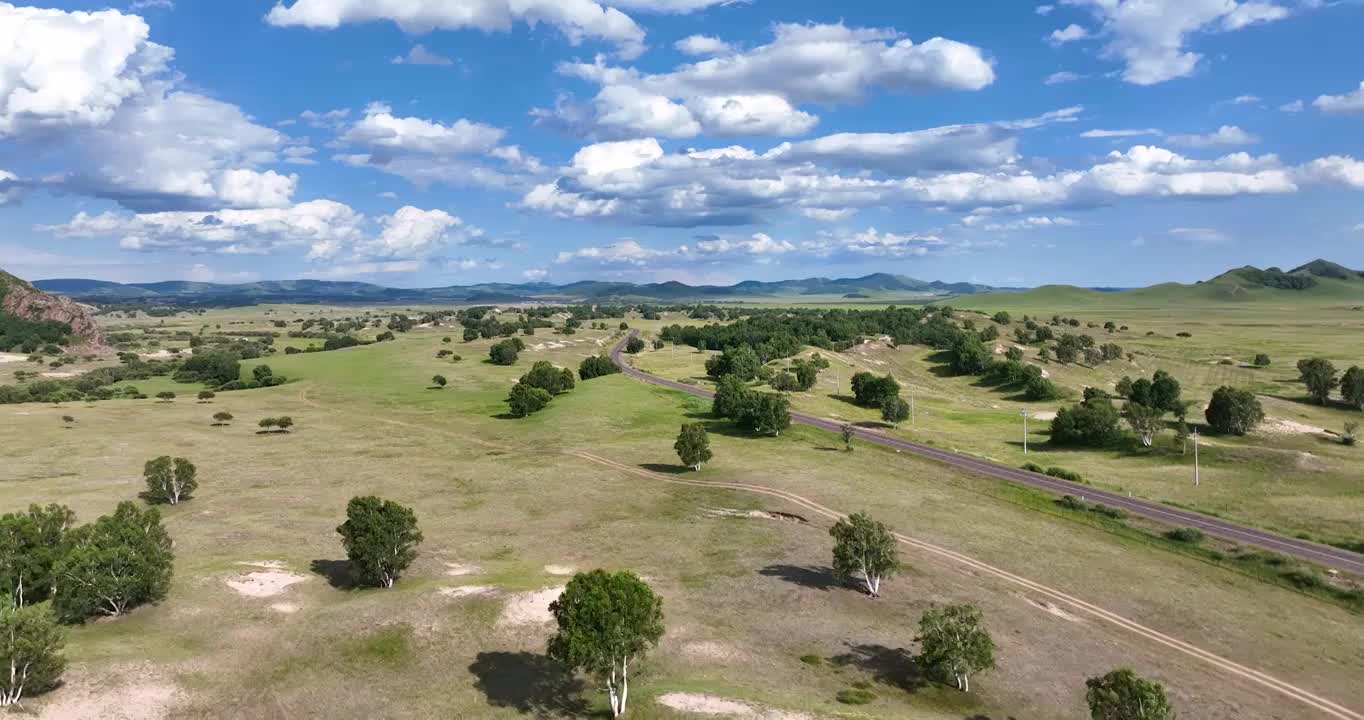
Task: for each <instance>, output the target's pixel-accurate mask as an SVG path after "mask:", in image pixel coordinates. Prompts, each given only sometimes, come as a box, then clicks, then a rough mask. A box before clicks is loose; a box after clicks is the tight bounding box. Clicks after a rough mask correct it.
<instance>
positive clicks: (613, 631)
mask: <svg viewBox="0 0 1364 720" xmlns="http://www.w3.org/2000/svg"><path fill="white" fill-rule="evenodd" d="M549 611H550V613H552V614H553V615H554V620H555V622H556V623H558V626H559V629H558V632H557V633H555V635H554V637H552V638H550V640H549V656H550V657H552V658H554V659H555V660H558V661H559V662H561V663H563V664H564V665H566V666H568V667H570V668H572V669H574V670H583V671H585V672H588V673H591V674H592V675H595V676H596V677H597V678H599V679H600V681H602V682H603V683H605V685H606V693H607V697H608V699H609V700H610V703H611V716H612V717H615V718H618V717H621V716H622V715H624V714H625V707H626V702H627V700H628V699H629V695H630V663H631V661H634V660H639V659H640V658H642V657H643V656H644V654H645V653H646V652H648V650H649V649H650V648H652V647H656V646H657V645H658V641H659V639H660V638H662V637H663V599H662V598H660V597H658V596H657V595H655V594H654V591H653V590H652V589H651V588H650V587H649V586H648V584H646V583H645V582H644V581H643V580H641V579H640V578H639V576H638V575H635V574H634V573H632V572H628V571H621V572H617V573H608V572H606V571H605V570H593V571H592V572H589V573H578V574H577V575H574V576H573V579H572V580H570V581H569V583H568V586H567V587H566V588H564V592H563V594H562V595H560V596H559V599H558V600H555V601H554V602H553V603H551V604H550V606H549Z"/></svg>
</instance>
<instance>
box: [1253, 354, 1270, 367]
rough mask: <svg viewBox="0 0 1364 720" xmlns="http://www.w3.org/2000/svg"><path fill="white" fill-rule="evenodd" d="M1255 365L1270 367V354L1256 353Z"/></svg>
mask: <svg viewBox="0 0 1364 720" xmlns="http://www.w3.org/2000/svg"><path fill="white" fill-rule="evenodd" d="M1254 365H1255V367H1269V355H1266V354H1265V353H1256V355H1255V361H1254Z"/></svg>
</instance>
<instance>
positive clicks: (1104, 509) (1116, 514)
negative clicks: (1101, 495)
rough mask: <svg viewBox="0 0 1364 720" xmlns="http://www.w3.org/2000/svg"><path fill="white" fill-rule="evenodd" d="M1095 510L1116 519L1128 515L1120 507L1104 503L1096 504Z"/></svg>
mask: <svg viewBox="0 0 1364 720" xmlns="http://www.w3.org/2000/svg"><path fill="white" fill-rule="evenodd" d="M1094 512H1096V513H1098V514H1100V515H1103V516H1104V517H1106V518H1112V519H1114V520H1121V519H1123V518H1125V517H1127V513H1126V512H1123V511H1122V510H1121V509H1120V508H1115V507H1109V506H1107V505H1104V504H1103V503H1100V504H1098V505H1095V506H1094Z"/></svg>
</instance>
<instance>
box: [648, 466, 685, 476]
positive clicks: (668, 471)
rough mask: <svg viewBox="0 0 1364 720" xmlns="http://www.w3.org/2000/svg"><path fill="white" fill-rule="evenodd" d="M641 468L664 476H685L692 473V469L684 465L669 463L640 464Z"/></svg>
mask: <svg viewBox="0 0 1364 720" xmlns="http://www.w3.org/2000/svg"><path fill="white" fill-rule="evenodd" d="M640 467H641V468H643V469H645V470H648V471H649V472H656V473H660V474H663V475H685V474H687V473H689V472H691V468H689V467H686V466H684V465H671V464H668V463H640Z"/></svg>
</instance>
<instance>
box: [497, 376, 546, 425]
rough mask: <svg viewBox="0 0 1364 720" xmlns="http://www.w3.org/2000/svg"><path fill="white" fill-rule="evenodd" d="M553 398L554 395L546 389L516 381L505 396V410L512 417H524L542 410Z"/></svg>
mask: <svg viewBox="0 0 1364 720" xmlns="http://www.w3.org/2000/svg"><path fill="white" fill-rule="evenodd" d="M553 399H554V396H553V395H550V394H549V392H548V391H546V390H543V389H541V388H538V387H531V386H530V385H522V384H521V383H516V384H515V385H513V386H512V389H511V394H510V395H508V396H507V412H508V413H510V414H511V416H512V417H518V418H521V417H526V416H527V415H530V414H531V413H537V412H540V411H541V410H544V409H545V406H546V405H548V404H549V401H550V400H553Z"/></svg>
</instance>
